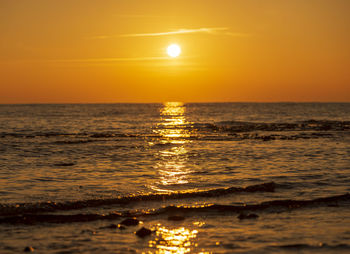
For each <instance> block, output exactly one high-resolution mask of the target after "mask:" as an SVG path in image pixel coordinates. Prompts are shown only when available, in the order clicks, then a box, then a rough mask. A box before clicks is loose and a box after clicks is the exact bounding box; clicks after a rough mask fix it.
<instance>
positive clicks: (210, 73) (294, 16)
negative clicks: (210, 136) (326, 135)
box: [0, 0, 350, 103]
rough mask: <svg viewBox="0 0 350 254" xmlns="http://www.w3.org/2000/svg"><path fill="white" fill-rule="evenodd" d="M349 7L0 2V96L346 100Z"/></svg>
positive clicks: (27, 99) (186, 0)
mask: <svg viewBox="0 0 350 254" xmlns="http://www.w3.org/2000/svg"><path fill="white" fill-rule="evenodd" d="M349 13H350V1H348V0H308V1H305V0H285V1H280V0H266V1H261V0H227V1H225V0H213V1H212V0H201V1H199V0H198V1H194V0H177V1H164V0H147V1H141V0H138V1H136V0H125V1H124V0H101V1H92V0H50V1H48V0H31V1H28V0H17V1H14V0H1V1H0V32H1V39H0V103H85V102H88V103H97V102H102V103H109V102H164V101H184V102H220V101H222V102H229V101H232V102H235V101H252V102H279V101H303V102H304V101H343V102H350V15H349ZM174 43H175V44H177V45H179V46H180V47H181V51H182V52H181V54H180V55H179V56H178V57H176V58H171V57H169V56H168V55H167V47H168V46H169V45H170V44H174Z"/></svg>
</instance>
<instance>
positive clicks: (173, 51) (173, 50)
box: [166, 44, 181, 58]
mask: <svg viewBox="0 0 350 254" xmlns="http://www.w3.org/2000/svg"><path fill="white" fill-rule="evenodd" d="M166 52H167V53H168V55H169V56H170V57H173V58H175V57H178V56H179V55H180V53H181V48H180V46H179V45H177V44H171V45H169V46H168V47H167V49H166Z"/></svg>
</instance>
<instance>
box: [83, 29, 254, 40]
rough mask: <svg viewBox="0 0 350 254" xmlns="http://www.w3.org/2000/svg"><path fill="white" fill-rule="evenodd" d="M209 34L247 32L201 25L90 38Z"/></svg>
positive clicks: (241, 34)
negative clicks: (164, 30)
mask: <svg viewBox="0 0 350 254" xmlns="http://www.w3.org/2000/svg"><path fill="white" fill-rule="evenodd" d="M195 33H197V34H211V35H226V36H236V37H245V36H249V34H245V33H232V32H230V31H229V28H228V27H202V28H194V29H178V30H173V31H168V32H157V33H131V34H119V35H100V36H94V37H90V38H91V39H109V38H116V37H156V36H168V35H176V34H178V35H185V34H195Z"/></svg>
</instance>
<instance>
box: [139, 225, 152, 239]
mask: <svg viewBox="0 0 350 254" xmlns="http://www.w3.org/2000/svg"><path fill="white" fill-rule="evenodd" d="M150 234H152V231H151V230H150V229H148V228H145V227H142V228H141V229H139V230H137V231H136V235H137V236H138V237H142V238H143V237H145V236H148V235H150Z"/></svg>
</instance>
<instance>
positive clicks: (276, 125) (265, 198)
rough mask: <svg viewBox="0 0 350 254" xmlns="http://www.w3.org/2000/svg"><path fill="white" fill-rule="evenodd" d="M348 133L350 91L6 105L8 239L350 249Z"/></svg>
mask: <svg viewBox="0 0 350 254" xmlns="http://www.w3.org/2000/svg"><path fill="white" fill-rule="evenodd" d="M349 134H350V104H348V103H329V104H327V103H271V104H269V103H267V104H264V103H257V104H255V103H212V104H204V103H203V104H182V103H165V104H96V105H93V104H89V105H84V104H81V105H80V104H74V105H68V104H61V105H0V152H1V153H0V186H1V187H0V195H1V196H0V197H1V199H0V216H1V217H0V250H1V251H0V252H1V253H18V252H19V251H23V249H24V248H25V247H26V246H33V247H34V249H35V251H36V252H38V253H88V252H89V253H128V252H130V253H132V252H136V253H141V252H150V253H199V252H203V253H232V252H238V253H252V252H257V253H262V252H266V253H271V252H272V253H273V252H276V253H289V252H298V253H300V252H303V253H314V252H317V253H319V252H325V253H328V252H337V253H339V252H344V253H345V252H349V251H350V230H349V229H348V228H349V225H350V213H349V208H350V196H349V194H347V193H348V192H349V190H350V187H349V182H350V159H349V158H350V148H349V147H350V146H349V144H350V135H349ZM240 214H244V215H249V214H255V215H258V217H257V218H248V219H239V218H238V216H239V215H240ZM174 215H176V216H179V217H178V218H181V220H179V221H172V220H169V216H170V218H171V216H174ZM128 217H136V218H137V219H138V220H140V221H141V223H142V224H140V225H138V226H130V227H126V229H124V230H120V229H119V228H106V226H108V225H110V224H116V225H117V224H118V223H120V221H122V220H123V219H125V218H128ZM142 226H144V227H147V228H150V229H152V230H153V232H152V234H151V235H149V236H147V237H145V238H140V237H138V236H136V235H135V234H134V232H135V231H137V230H138V229H139V228H141V227H142Z"/></svg>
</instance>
